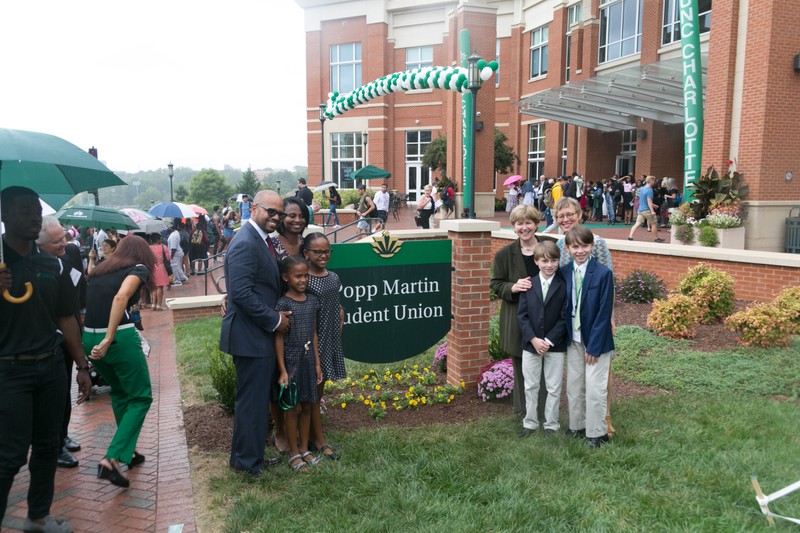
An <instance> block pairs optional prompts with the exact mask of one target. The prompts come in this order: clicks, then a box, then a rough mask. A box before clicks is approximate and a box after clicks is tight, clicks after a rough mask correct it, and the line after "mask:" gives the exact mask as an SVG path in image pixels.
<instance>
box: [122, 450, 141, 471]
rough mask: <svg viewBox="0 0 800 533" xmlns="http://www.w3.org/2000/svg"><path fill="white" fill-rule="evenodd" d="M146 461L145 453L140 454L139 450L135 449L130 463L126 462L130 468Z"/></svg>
mask: <svg viewBox="0 0 800 533" xmlns="http://www.w3.org/2000/svg"><path fill="white" fill-rule="evenodd" d="M142 463H144V455H142V454H140V453H139V452H136V451H134V452H133V457H132V458H131V462H130V463H125V464H127V465H128V470H130V469H131V468H133V467H134V466H137V465H140V464H142Z"/></svg>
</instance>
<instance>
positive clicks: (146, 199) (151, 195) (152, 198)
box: [106, 187, 169, 211]
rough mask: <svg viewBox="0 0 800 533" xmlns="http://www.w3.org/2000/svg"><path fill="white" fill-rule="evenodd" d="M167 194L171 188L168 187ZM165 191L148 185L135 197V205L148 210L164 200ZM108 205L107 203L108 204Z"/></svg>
mask: <svg viewBox="0 0 800 533" xmlns="http://www.w3.org/2000/svg"><path fill="white" fill-rule="evenodd" d="M167 194H169V189H167ZM163 198H164V191H163V190H162V189H158V188H156V187H148V188H147V189H145V190H144V191H142V192H141V194H139V195H138V196H137V197H136V198H134V199H133V205H134V206H136V207H138V208H139V209H142V210H144V211H147V210H148V209H150V207H152V206H153V204H157V203H159V202H163V201H164V199H163ZM167 200H169V198H167ZM106 205H107V204H106Z"/></svg>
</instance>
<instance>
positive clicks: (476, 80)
mask: <svg viewBox="0 0 800 533" xmlns="http://www.w3.org/2000/svg"><path fill="white" fill-rule="evenodd" d="M480 59H481V57H480V56H479V55H478V52H477V50H475V51H473V52H472V55H471V56H469V57H468V58H467V83H468V84H469V85H467V88H468V89H469V90H470V92H471V93H472V132H471V135H470V140H469V144H470V150H469V152H470V161H471V163H470V170H469V173H470V176H469V185H470V187H469V218H475V135H476V133H477V131H478V129H477V126H478V115H477V110H478V90H479V89H480V88H481V71H480V69H479V68H478V61H480Z"/></svg>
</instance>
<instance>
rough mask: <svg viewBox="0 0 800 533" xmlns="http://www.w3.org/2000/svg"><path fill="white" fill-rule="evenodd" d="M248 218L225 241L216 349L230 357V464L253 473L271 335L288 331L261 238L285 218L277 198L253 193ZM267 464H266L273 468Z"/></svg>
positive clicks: (259, 464) (258, 462)
mask: <svg viewBox="0 0 800 533" xmlns="http://www.w3.org/2000/svg"><path fill="white" fill-rule="evenodd" d="M250 210H251V211H250V212H251V216H250V219H249V220H248V221H247V223H245V224H243V225H242V227H241V229H240V230H239V232H238V233H237V234H236V236H235V237H234V238H233V240H232V241H231V244H230V246H229V247H228V252H227V255H226V257H225V279H226V283H227V285H228V301H227V309H226V312H225V316H224V317H223V319H222V330H221V331H220V338H219V348H220V350H222V351H223V352H225V353H229V354H231V355H232V356H233V364H234V366H235V367H236V402H235V405H234V409H235V412H234V418H233V442H232V444H231V458H230V465H231V466H232V467H233V468H235V469H237V470H242V471H246V472H250V473H251V474H253V475H258V474H259V473H260V472H261V469H262V468H263V467H264V466H265V461H264V448H265V442H266V440H267V428H268V425H269V418H268V413H269V392H270V388H271V385H272V373H273V371H274V369H275V357H276V356H275V345H274V333H275V332H276V331H278V332H280V333H284V332H286V331H287V330H288V329H289V320H288V318H287V317H288V315H289V313H288V312H283V313H279V312H277V311H275V303H276V302H277V301H278V298H279V297H280V295H281V288H280V276H279V274H278V262H277V259H276V256H275V252H274V250H273V249H272V247H271V244H272V243H271V241H268V240H267V236H268V235H269V234H270V233H272V232H273V231H275V229H276V228H277V226H278V223H279V222H280V220H281V219H282V218H285V216H286V214H285V213H284V211H283V201H282V200H281V197H280V196H279V195H278V194H277V193H276V192H273V191H259V192H258V193H257V194H256V196H255V198H254V199H253V205H252V206H251V207H250ZM276 462H277V459H275V460H272V459H270V460H268V461H266V464H274V463H276Z"/></svg>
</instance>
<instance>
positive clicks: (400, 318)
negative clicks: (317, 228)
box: [328, 234, 451, 363]
mask: <svg viewBox="0 0 800 533" xmlns="http://www.w3.org/2000/svg"><path fill="white" fill-rule="evenodd" d="M331 248H333V249H334V252H333V254H331V261H330V263H329V264H328V268H329V269H331V270H333V271H334V272H336V274H338V275H339V278H340V279H341V281H342V289H341V291H340V293H339V301H340V303H341V304H342V307H344V330H343V331H342V345H343V347H344V355H345V357H347V358H348V359H353V360H355V361H362V362H365V363H390V362H393V361H401V360H403V359H407V358H409V357H413V356H414V355H417V354H419V353H422V352H424V351H425V350H427V349H428V348H430V347H431V346H433V345H434V344H436V343H437V342H439V341H440V340H441V339H442V337H444V336H445V335H446V334H447V332H448V331H450V318H451V313H450V279H451V242H450V241H449V240H441V241H411V242H400V241H398V240H396V239H395V238H394V237H391V236H389V235H388V234H386V235H376V237H375V242H374V243H357V244H333V245H332V246H331Z"/></svg>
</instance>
